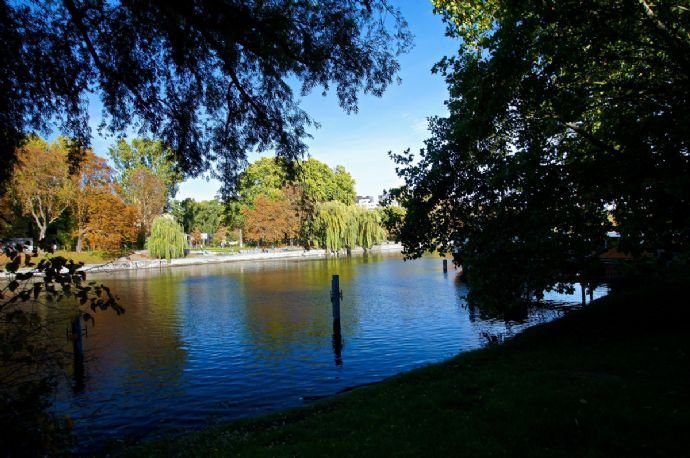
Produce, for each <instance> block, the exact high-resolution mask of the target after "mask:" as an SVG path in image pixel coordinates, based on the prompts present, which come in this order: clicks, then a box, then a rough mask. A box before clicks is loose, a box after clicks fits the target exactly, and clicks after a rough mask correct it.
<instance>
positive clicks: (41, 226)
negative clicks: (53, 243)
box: [38, 224, 48, 243]
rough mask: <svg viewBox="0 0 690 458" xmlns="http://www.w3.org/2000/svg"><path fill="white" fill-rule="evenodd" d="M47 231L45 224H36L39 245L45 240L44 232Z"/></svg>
mask: <svg viewBox="0 0 690 458" xmlns="http://www.w3.org/2000/svg"><path fill="white" fill-rule="evenodd" d="M47 229H48V225H47V224H45V225H44V224H38V241H39V243H40V242H42V241H43V240H45V238H46V230H47Z"/></svg>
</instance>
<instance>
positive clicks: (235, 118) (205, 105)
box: [0, 0, 410, 195]
mask: <svg viewBox="0 0 690 458" xmlns="http://www.w3.org/2000/svg"><path fill="white" fill-rule="evenodd" d="M0 38H1V40H0V42H1V43H2V44H3V52H2V56H1V57H0V59H1V60H0V90H1V91H2V94H3V97H2V102H0V147H1V149H0V156H2V157H3V158H5V159H6V160H8V161H12V160H14V157H15V153H14V150H15V147H16V146H17V145H18V144H19V142H20V141H21V140H22V138H24V136H25V135H26V134H27V133H29V132H31V131H35V130H45V129H46V128H47V127H49V126H50V124H52V123H53V122H55V123H56V124H57V127H58V128H59V129H60V130H61V132H62V133H63V134H64V135H66V136H68V137H70V138H75V139H77V140H76V141H75V142H74V145H73V146H74V148H73V150H74V151H73V154H72V158H73V159H75V160H78V159H79V158H80V156H81V155H80V153H79V152H80V151H83V149H84V147H85V145H86V144H88V141H89V138H90V129H89V126H88V121H89V118H88V106H87V105H88V100H87V98H88V97H87V96H88V94H89V93H91V92H92V91H94V92H95V93H96V94H97V96H98V97H99V98H100V100H101V101H102V102H103V108H104V115H105V118H104V126H105V127H106V128H107V129H108V130H109V131H111V132H115V133H118V134H124V133H127V132H128V129H130V128H134V129H136V130H137V133H138V134H139V135H142V136H145V137H149V138H158V139H161V140H162V141H163V143H164V145H165V146H166V147H170V148H171V149H172V151H174V154H175V155H176V160H177V162H178V164H179V165H180V169H181V170H182V171H183V172H185V173H186V174H191V175H194V174H198V173H200V172H202V171H205V170H208V168H209V165H210V162H211V161H213V160H217V161H218V173H219V174H220V176H221V177H222V178H224V179H225V180H226V184H228V186H230V184H231V182H232V179H233V178H234V177H236V174H237V172H238V170H239V169H240V168H241V166H242V165H244V162H245V158H246V156H245V155H246V152H248V151H253V150H262V151H265V150H268V149H271V150H275V151H276V152H277V153H278V154H279V155H281V156H284V157H288V158H291V159H293V158H296V157H299V156H300V155H301V154H302V153H304V152H305V150H306V146H305V144H304V139H305V137H306V136H307V135H308V134H307V128H308V127H309V126H310V125H312V120H311V119H310V118H309V116H308V115H307V113H305V112H304V111H303V110H302V109H301V108H300V106H299V104H298V101H297V97H296V95H295V94H294V90H295V88H293V87H292V86H291V85H290V84H288V80H290V81H291V82H294V83H296V85H297V87H296V89H297V91H299V93H300V94H306V93H309V92H311V91H312V90H314V89H317V90H318V89H322V90H324V91H327V90H329V89H331V88H333V89H334V91H335V93H336V94H337V97H338V100H339V102H340V105H341V106H342V107H343V109H344V110H345V111H347V112H355V111H356V110H357V102H358V97H359V95H360V94H362V93H364V94H373V95H375V96H380V95H381V94H382V93H383V91H384V90H385V88H386V87H387V86H388V85H389V84H391V82H392V81H393V79H394V76H395V74H396V73H397V71H398V67H399V65H398V62H397V54H398V53H399V52H404V51H406V50H407V49H408V48H409V46H410V35H409V32H408V31H407V25H406V23H405V22H404V20H403V19H402V17H401V16H400V15H399V13H398V11H397V9H396V8H393V7H392V6H391V5H390V4H389V2H388V1H386V0H358V1H348V2H342V1H340V0H324V1H319V2H313V1H311V0H298V1H294V0H279V1H272V2H264V1H256V0H251V1H248V0H242V1H239V0H232V1H227V2H213V1H204V2H194V3H190V2H169V1H163V0H155V1H148V2H138V1H134V2H120V1H114V2H106V1H103V0H97V1H89V2H84V1H79V0H66V1H64V2H53V1H46V0H33V1H27V2H14V1H8V0H1V1H0ZM8 169H9V168H8ZM0 178H3V177H1V176H0ZM0 182H1V181H0ZM223 191H224V194H228V195H229V194H230V193H231V191H232V189H231V187H225V188H223Z"/></svg>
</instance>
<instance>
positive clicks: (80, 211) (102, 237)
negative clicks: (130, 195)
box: [73, 151, 137, 252]
mask: <svg viewBox="0 0 690 458" xmlns="http://www.w3.org/2000/svg"><path fill="white" fill-rule="evenodd" d="M76 181H77V183H76V187H75V198H74V202H73V214H74V216H75V218H76V220H77V230H76V232H77V246H76V251H77V252H79V251H81V250H82V247H83V244H84V242H86V243H88V245H89V247H90V248H91V249H102V250H110V251H115V250H119V249H120V248H121V247H122V244H123V243H127V242H129V243H132V242H135V241H136V222H137V210H136V208H134V207H133V206H129V205H126V204H125V202H124V200H123V199H122V197H121V195H120V194H121V193H120V189H119V186H118V184H117V183H115V181H114V171H113V169H112V168H111V167H110V166H109V165H108V164H107V162H106V161H105V159H103V158H101V157H99V156H96V155H95V154H93V153H92V152H90V151H89V152H87V154H86V157H85V159H84V161H82V163H81V165H80V170H79V176H78V179H77V180H76Z"/></svg>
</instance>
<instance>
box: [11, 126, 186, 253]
mask: <svg viewBox="0 0 690 458" xmlns="http://www.w3.org/2000/svg"><path fill="white" fill-rule="evenodd" d="M70 147H71V145H70V143H69V140H68V139H66V138H64V137H58V138H57V139H56V140H55V141H54V142H52V143H49V142H47V141H46V140H44V139H42V138H39V137H36V136H32V137H30V138H29V139H28V140H27V141H26V142H25V144H24V145H23V147H21V148H20V149H19V150H18V151H17V162H16V164H15V165H14V167H13V168H12V171H11V183H10V186H9V188H8V192H7V193H6V194H4V195H3V196H2V200H1V201H0V215H1V216H0V236H1V237H2V238H3V239H7V238H12V237H16V236H31V237H33V238H34V239H35V240H37V241H41V243H43V244H45V245H58V246H60V247H64V248H67V249H75V250H76V251H81V250H82V249H89V250H103V251H118V250H120V249H122V248H127V247H133V246H141V245H142V244H143V242H144V240H145V239H146V236H147V235H148V234H149V233H150V229H151V224H152V222H153V219H154V218H155V217H156V216H158V215H160V214H162V213H163V212H164V210H165V208H166V206H167V205H168V203H169V199H170V198H171V196H173V195H174V193H175V190H176V188H177V185H178V184H179V183H180V181H181V180H182V174H181V173H179V172H178V171H177V170H176V167H175V166H174V162H173V153H172V151H171V150H169V149H167V148H165V147H164V146H163V144H162V143H161V142H159V141H154V140H144V139H135V140H133V141H132V142H131V143H128V142H126V141H124V140H119V141H118V142H116V143H115V145H113V146H112V147H111V148H109V151H108V154H109V156H110V158H111V161H112V164H113V166H111V165H109V164H108V162H107V161H106V160H105V159H104V158H102V157H99V156H97V155H95V154H94V153H93V152H92V151H90V150H87V151H85V152H84V153H83V155H82V157H81V160H80V161H79V163H78V164H74V163H73V162H70V161H69V158H68V152H69V150H70Z"/></svg>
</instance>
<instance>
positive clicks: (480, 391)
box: [127, 288, 690, 457]
mask: <svg viewBox="0 0 690 458" xmlns="http://www.w3.org/2000/svg"><path fill="white" fill-rule="evenodd" d="M686 294H687V292H686V291H685V290H684V289H683V288H646V289H640V290H637V291H632V292H629V293H627V294H615V295H612V296H609V297H608V298H604V299H602V300H600V301H598V302H596V303H595V304H593V305H592V306H589V307H588V308H586V309H584V310H581V311H579V312H576V313H573V314H571V315H569V316H567V317H566V318H564V319H562V320H559V321H557V322H553V323H550V324H546V325H542V326H538V327H536V328H532V329H530V330H528V331H527V332H525V333H523V334H522V335H520V336H518V337H516V338H515V339H513V340H511V341H509V342H507V343H506V344H503V345H500V346H495V347H491V348H488V349H485V350H479V351H474V352H470V353H465V354H462V355H460V356H458V357H456V358H454V359H452V360H450V361H448V362H445V363H443V364H438V365H433V366H429V367H426V368H422V369H419V370H415V371H413V372H410V373H407V374H404V375H400V376H398V377H394V378H392V379H389V380H387V381H385V382H382V383H379V384H376V385H372V386H369V387H364V388H360V389H356V390H353V391H350V392H348V393H345V394H341V395H338V396H336V397H333V398H331V399H327V400H324V401H321V402H318V403H315V404H312V405H310V406H307V407H305V408H301V409H297V410H292V411H288V412H285V413H280V414H275V415H271V416H267V417H262V418H258V419H252V420H246V421H240V422H235V423H231V424H228V425H224V426H219V427H213V428H211V429H206V430H204V431H201V432H197V433H190V434H187V435H182V436H177V437H176V438H171V439H169V440H164V441H160V442H156V443H152V444H145V445H144V446H142V447H140V448H133V449H130V450H128V451H127V454H130V455H135V456H391V455H394V456H438V457H442V456H468V457H475V456H506V457H508V456H511V457H513V456H525V457H541V456H544V457H558V456H563V457H565V456H568V457H570V456H578V457H604V456H624V457H653V456H672V457H680V456H690V361H689V358H688V355H689V352H690V338H689V337H688V334H689V333H688V332H687V327H688V323H689V321H688V318H690V313H688V310H687V306H686V305H685V303H686V301H687V299H686V298H685V295H686Z"/></svg>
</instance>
